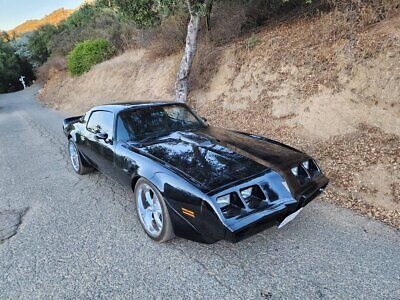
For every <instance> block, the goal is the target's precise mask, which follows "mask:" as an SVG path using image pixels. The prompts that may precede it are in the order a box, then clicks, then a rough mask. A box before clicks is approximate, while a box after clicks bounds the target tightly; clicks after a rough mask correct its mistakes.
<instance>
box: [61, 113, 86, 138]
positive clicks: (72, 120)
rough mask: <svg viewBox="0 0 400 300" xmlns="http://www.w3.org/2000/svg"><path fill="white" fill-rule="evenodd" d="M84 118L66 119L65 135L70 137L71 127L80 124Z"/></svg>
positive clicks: (64, 124)
mask: <svg viewBox="0 0 400 300" xmlns="http://www.w3.org/2000/svg"><path fill="white" fill-rule="evenodd" d="M82 118H83V116H75V117H70V118H66V119H64V121H63V130H64V133H65V135H68V133H69V131H70V127H71V125H72V124H74V123H76V122H79V121H80V120H81V119H82Z"/></svg>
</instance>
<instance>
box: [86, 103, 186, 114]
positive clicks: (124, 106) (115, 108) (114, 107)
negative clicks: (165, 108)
mask: <svg viewBox="0 0 400 300" xmlns="http://www.w3.org/2000/svg"><path fill="white" fill-rule="evenodd" d="M171 104H182V103H181V102H176V101H137V102H136V101H135V102H121V103H110V104H104V105H99V106H95V107H93V108H92V109H91V110H90V111H94V110H107V111H110V112H113V113H118V112H120V111H123V110H128V109H132V108H138V107H148V106H162V105H171Z"/></svg>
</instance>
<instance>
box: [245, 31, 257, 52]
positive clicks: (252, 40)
mask: <svg viewBox="0 0 400 300" xmlns="http://www.w3.org/2000/svg"><path fill="white" fill-rule="evenodd" d="M258 41H259V39H258V36H257V35H256V34H255V33H252V34H251V36H250V37H249V38H248V39H247V41H246V48H247V50H252V49H253V48H254V47H255V45H257V43H258Z"/></svg>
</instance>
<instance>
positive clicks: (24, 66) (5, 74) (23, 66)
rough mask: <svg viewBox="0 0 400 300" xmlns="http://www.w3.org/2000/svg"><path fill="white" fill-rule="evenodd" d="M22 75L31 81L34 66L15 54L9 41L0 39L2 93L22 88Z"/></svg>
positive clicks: (0, 87) (0, 88)
mask: <svg viewBox="0 0 400 300" xmlns="http://www.w3.org/2000/svg"><path fill="white" fill-rule="evenodd" d="M21 75H24V76H25V77H26V80H27V82H30V81H31V80H32V79H33V72H32V67H31V66H30V64H29V63H28V62H27V61H25V60H24V59H21V58H20V57H19V56H18V55H17V54H15V51H14V48H13V47H12V46H11V45H10V43H9V42H7V41H5V40H3V39H0V93H6V92H9V91H13V90H18V89H21V88H22V85H21V83H20V82H19V78H20V76H21Z"/></svg>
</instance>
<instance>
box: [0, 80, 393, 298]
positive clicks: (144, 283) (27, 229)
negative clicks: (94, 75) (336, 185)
mask: <svg viewBox="0 0 400 300" xmlns="http://www.w3.org/2000/svg"><path fill="white" fill-rule="evenodd" d="M37 90H38V88H37V87H31V88H29V89H27V90H25V91H22V92H18V93H14V94H8V95H0V216H1V215H3V219H4V216H5V215H6V214H10V213H13V212H18V213H20V216H21V217H22V218H21V222H22V223H21V225H20V226H19V228H18V231H17V233H16V235H14V236H13V237H10V238H9V239H6V240H5V241H4V242H3V243H2V244H0V298H1V299H17V298H22V299H29V298H51V299H58V298H70V299H71V298H79V299H84V298H106V299H109V298H111V297H112V298H166V297H174V298H178V299H179V298H214V299H223V298H227V299H239V298H240V299H242V298H252V299H254V298H255V299H282V298H285V299H308V298H312V299H325V298H326V299H331V298H336V299H349V298H363V299H400V233H399V232H398V231H395V230H393V229H391V228H389V227H387V226H385V225H383V224H381V223H379V222H375V221H372V220H369V219H367V218H365V217H362V216H359V215H357V214H355V213H353V212H352V211H350V210H345V209H341V208H338V207H335V206H332V205H329V204H326V203H323V200H321V201H319V200H317V201H314V202H313V203H312V204H311V205H309V206H308V207H307V208H306V209H305V210H304V211H303V212H302V214H301V215H300V216H299V217H298V218H297V219H296V220H295V221H294V222H293V223H291V224H290V225H288V226H287V227H285V228H283V229H281V230H278V229H276V228H271V229H269V230H267V231H264V232H262V233H260V234H258V235H256V236H254V237H252V238H250V239H247V240H245V241H243V242H240V243H238V244H229V243H225V242H219V243H216V244H214V245H203V244H198V243H194V242H190V241H186V240H182V239H176V240H174V241H172V242H170V243H166V244H162V245H159V244H157V243H155V242H153V241H151V240H150V239H148V238H147V237H146V235H145V234H144V232H143V231H142V228H141V227H140V224H139V223H138V220H137V218H136V216H135V213H134V208H133V204H132V193H131V192H130V191H127V190H124V189H123V188H121V187H120V186H119V185H118V184H116V183H114V182H113V181H112V180H110V179H107V178H106V177H104V176H102V175H101V174H99V173H94V174H91V175H87V176H79V175H76V174H75V173H74V172H73V171H72V169H71V167H70V165H69V161H68V159H67V155H66V139H65V138H64V136H63V134H62V129H61V121H62V119H63V117H64V116H63V115H62V114H60V113H59V112H55V111H53V110H50V109H47V108H44V107H42V106H41V105H39V104H37V103H36V102H35V100H34V99H35V94H36V93H37ZM17 216H18V215H17ZM14 217H15V214H14ZM17 219H18V218H17ZM0 224H1V223H0ZM16 227H17V225H16ZM3 229H4V228H3ZM1 230H2V228H0V232H1ZM3 233H4V230H3Z"/></svg>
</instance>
